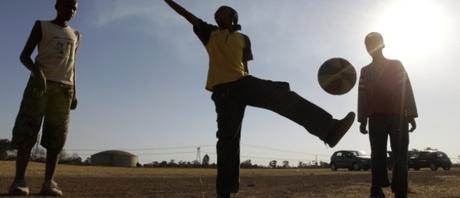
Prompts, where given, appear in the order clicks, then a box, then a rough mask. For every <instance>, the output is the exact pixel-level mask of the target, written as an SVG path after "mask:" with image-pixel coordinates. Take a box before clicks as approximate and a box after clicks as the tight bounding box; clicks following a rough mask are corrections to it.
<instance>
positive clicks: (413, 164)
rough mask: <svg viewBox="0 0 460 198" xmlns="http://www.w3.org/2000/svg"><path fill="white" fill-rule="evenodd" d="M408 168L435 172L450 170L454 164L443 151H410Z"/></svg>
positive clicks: (390, 160)
mask: <svg viewBox="0 0 460 198" xmlns="http://www.w3.org/2000/svg"><path fill="white" fill-rule="evenodd" d="M388 153H389V159H388V168H389V169H390V170H391V168H392V166H393V156H392V154H391V152H388ZM408 167H409V168H413V169H414V170H420V169H421V168H430V169H431V170H433V171H436V170H438V168H442V169H444V170H450V168H451V167H452V162H451V161H450V159H449V157H448V156H447V155H446V153H444V152H441V151H409V152H408Z"/></svg>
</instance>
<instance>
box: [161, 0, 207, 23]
mask: <svg viewBox="0 0 460 198" xmlns="http://www.w3.org/2000/svg"><path fill="white" fill-rule="evenodd" d="M165 2H166V3H167V4H168V5H169V6H170V7H171V8H172V9H173V10H174V11H176V12H177V13H178V14H180V15H181V16H183V17H184V18H185V19H187V21H188V22H190V23H191V24H192V25H193V26H196V25H198V23H199V22H200V19H199V18H197V17H196V16H195V15H193V14H192V13H190V12H189V11H187V10H186V9H185V8H183V7H182V6H180V5H179V4H177V3H176V2H174V1H173V0H165Z"/></svg>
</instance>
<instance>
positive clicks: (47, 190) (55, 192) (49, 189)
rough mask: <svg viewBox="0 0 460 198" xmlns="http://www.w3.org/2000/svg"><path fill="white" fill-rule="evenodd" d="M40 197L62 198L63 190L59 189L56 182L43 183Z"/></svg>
mask: <svg viewBox="0 0 460 198" xmlns="http://www.w3.org/2000/svg"><path fill="white" fill-rule="evenodd" d="M40 195H45V196H62V190H61V189H60V188H59V186H58V184H57V183H56V182H55V181H53V180H49V181H45V182H44V183H43V186H42V190H41V191H40Z"/></svg>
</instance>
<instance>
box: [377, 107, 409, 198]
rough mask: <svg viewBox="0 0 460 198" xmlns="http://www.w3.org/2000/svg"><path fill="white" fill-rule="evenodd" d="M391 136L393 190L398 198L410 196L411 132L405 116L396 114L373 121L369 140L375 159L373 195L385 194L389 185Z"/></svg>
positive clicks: (381, 115) (380, 115) (386, 115)
mask: <svg viewBox="0 0 460 198" xmlns="http://www.w3.org/2000/svg"><path fill="white" fill-rule="evenodd" d="M388 136H389V137H390V143H391V153H392V154H391V158H392V160H391V161H392V162H393V163H392V164H390V165H392V166H393V167H392V168H393V169H392V170H393V176H392V179H391V189H392V190H393V192H394V193H395V195H396V197H407V188H408V184H407V171H408V165H407V163H408V161H407V160H408V159H407V158H408V153H407V149H408V146H409V130H408V122H407V120H406V119H405V117H404V116H401V115H393V114H377V115H372V116H370V118H369V139H370V142H371V150H372V154H371V158H372V187H371V193H374V194H375V193H378V192H381V188H382V187H385V186H388V184H389V181H388V175H387V141H388Z"/></svg>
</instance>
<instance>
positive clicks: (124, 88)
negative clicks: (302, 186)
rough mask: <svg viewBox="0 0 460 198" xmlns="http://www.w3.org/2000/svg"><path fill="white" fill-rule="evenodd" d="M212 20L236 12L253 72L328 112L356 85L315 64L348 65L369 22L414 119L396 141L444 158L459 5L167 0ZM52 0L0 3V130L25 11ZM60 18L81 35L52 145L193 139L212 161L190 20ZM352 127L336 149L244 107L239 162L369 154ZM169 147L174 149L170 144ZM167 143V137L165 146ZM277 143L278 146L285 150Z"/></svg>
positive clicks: (190, 154)
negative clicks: (61, 125) (223, 10)
mask: <svg viewBox="0 0 460 198" xmlns="http://www.w3.org/2000/svg"><path fill="white" fill-rule="evenodd" d="M178 3H180V4H181V5H183V6H184V7H185V8H187V9H188V10H189V11H191V12H192V13H194V14H195V15H196V16H198V17H200V18H202V19H204V20H206V21H208V22H212V23H214V20H213V15H214V12H215V10H216V9H217V8H218V7H219V6H220V5H223V4H226V5H230V6H232V7H234V8H235V9H236V10H238V12H239V16H240V23H241V25H242V26H243V30H242V32H243V33H245V34H247V35H248V36H249V37H250V38H251V41H252V50H253V53H254V61H252V62H250V65H249V66H250V71H251V73H252V74H253V75H255V76H257V77H260V78H265V79H271V80H279V81H288V82H290V84H291V88H292V89H293V90H295V91H296V92H297V93H299V94H300V95H302V96H304V97H305V98H307V99H308V100H310V101H311V102H313V103H315V104H318V105H319V106H321V107H323V108H324V109H326V110H327V111H328V112H330V113H331V114H333V115H334V116H335V117H337V118H342V117H343V116H345V115H346V113H348V112H349V111H356V104H357V86H355V88H354V89H353V90H352V91H351V92H349V93H347V94H345V95H343V96H332V95H329V94H327V93H326V92H324V91H323V90H322V89H321V88H320V86H319V84H318V82H317V77H316V74H317V71H318V68H319V66H320V65H321V63H322V62H324V61H325V60H327V59H328V58H331V57H344V58H346V59H348V60H349V61H350V62H351V63H352V64H353V65H354V66H355V68H356V69H357V71H358V73H359V70H360V69H361V67H363V66H365V65H366V64H368V63H369V62H370V57H369V56H368V54H367V53H366V50H365V48H364V42H363V40H364V37H365V35H366V34H367V33H368V32H371V31H380V32H382V33H383V36H384V37H385V39H386V49H385V51H384V53H385V54H386V55H387V56H388V57H389V58H395V59H399V60H401V61H402V62H403V64H404V65H405V67H406V70H407V71H408V73H409V76H410V79H411V81H412V86H413V89H414V92H415V97H416V102H417V106H418V110H419V115H420V118H418V119H417V123H418V128H417V130H416V131H415V132H414V133H412V134H411V136H410V138H411V139H410V148H416V149H424V148H426V147H434V148H438V149H440V150H442V151H445V152H447V154H448V155H449V156H450V157H451V159H453V160H455V161H457V160H458V156H459V155H460V144H458V140H459V139H460V135H459V133H458V127H456V125H457V124H458V123H457V122H458V121H459V118H460V112H459V110H460V104H459V103H458V99H459V98H460V82H459V80H458V79H457V76H458V74H460V66H459V65H458V60H457V58H458V56H459V55H460V39H459V37H458V35H460V28H459V26H458V24H460V23H459V19H460V13H459V12H458V10H460V2H459V1H456V0H431V1H427V0H426V1H424V0H413V1H394V0H391V1H390V0H387V1H368V0H348V1H343V0H327V1H324V0H308V1H307V0H288V1H278V0H253V1H245V0H232V1H230V0H227V1H224V0H212V1H211V0H200V1H198V0H196V1H185V0H180V1H178ZM53 6H54V0H40V1H30V0H2V1H0V27H1V30H0V32H1V35H0V66H1V72H0V93H1V97H0V98H1V99H0V138H11V129H12V127H13V123H14V119H15V117H16V114H17V111H18V109H19V103H20V100H21V98H22V93H23V90H24V87H25V84H26V81H27V79H28V75H29V72H28V71H27V70H26V69H25V67H23V66H22V65H21V63H20V62H19V54H20V51H21V50H22V48H23V46H24V44H25V41H26V39H27V37H28V35H29V33H30V30H31V28H32V25H33V23H34V21H35V20H37V19H39V20H50V19H53V18H54V17H55V10H54V7H53ZM71 25H72V26H73V27H75V28H76V29H78V30H79V31H80V32H81V33H82V35H83V36H82V42H81V48H80V50H79V52H78V59H77V61H78V62H77V64H78V65H77V86H78V99H79V107H78V109H77V110H76V111H74V112H72V114H71V123H70V132H69V136H68V141H67V143H66V147H65V148H66V149H67V150H69V152H77V153H79V154H80V155H82V156H83V157H87V156H89V154H93V153H95V152H97V151H101V150H107V149H123V150H127V151H131V152H133V153H135V154H138V155H139V158H140V160H141V161H142V162H151V161H154V160H156V161H161V160H170V159H176V161H178V160H194V159H195V157H196V155H195V148H194V147H197V146H202V148H201V150H202V155H203V154H204V153H208V154H210V157H211V161H215V158H216V156H215V146H214V145H215V143H216V141H217V139H216V137H215V132H216V129H217V127H216V122H215V120H216V115H215V111H214V103H213V102H212V100H211V99H210V93H209V92H207V91H206V90H205V89H204V85H205V80H206V74H207V67H208V58H207V54H206V51H205V49H204V47H203V46H202V44H201V42H200V41H199V39H198V38H197V37H196V36H195V35H194V33H193V31H192V27H191V25H190V24H188V23H187V22H186V21H185V20H184V19H183V18H181V17H180V16H179V15H177V14H176V13H175V12H173V11H172V10H171V9H170V8H169V7H167V6H166V4H165V3H164V2H163V1H161V0H130V1H126V0H110V1H86V0H80V4H79V10H78V13H77V16H76V18H75V19H74V20H73V21H72V22H71ZM358 127H359V124H358V123H355V124H354V125H353V127H352V128H351V130H350V132H349V133H348V134H347V135H346V136H345V137H344V138H343V140H342V141H341V142H340V143H339V144H338V146H337V147H336V148H333V149H331V148H328V147H327V146H325V145H324V143H323V142H321V141H319V139H318V138H316V137H315V136H313V135H311V134H309V133H308V132H307V131H305V130H304V129H303V128H302V127H300V126H298V125H296V124H295V123H293V122H291V121H289V120H288V119H285V118H283V117H281V116H279V115H278V114H275V113H272V112H270V111H267V110H262V109H256V108H252V107H249V108H247V111H246V114H245V118H244V123H243V132H242V140H241V144H242V150H241V155H242V157H241V158H242V160H246V159H252V160H253V162H256V163H261V164H264V165H266V164H268V161H269V160H270V159H276V160H278V161H280V160H285V159H287V160H290V161H291V164H293V165H296V164H297V163H298V161H299V160H302V161H309V160H313V159H315V156H314V155H313V154H318V157H319V159H320V160H324V161H329V155H330V154H331V153H332V152H333V151H335V150H338V149H355V150H363V151H366V152H368V153H370V147H369V140H368V136H364V135H361V134H360V133H359V130H358ZM171 147H174V148H171ZM175 147H180V148H175ZM285 151H291V152H285Z"/></svg>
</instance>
